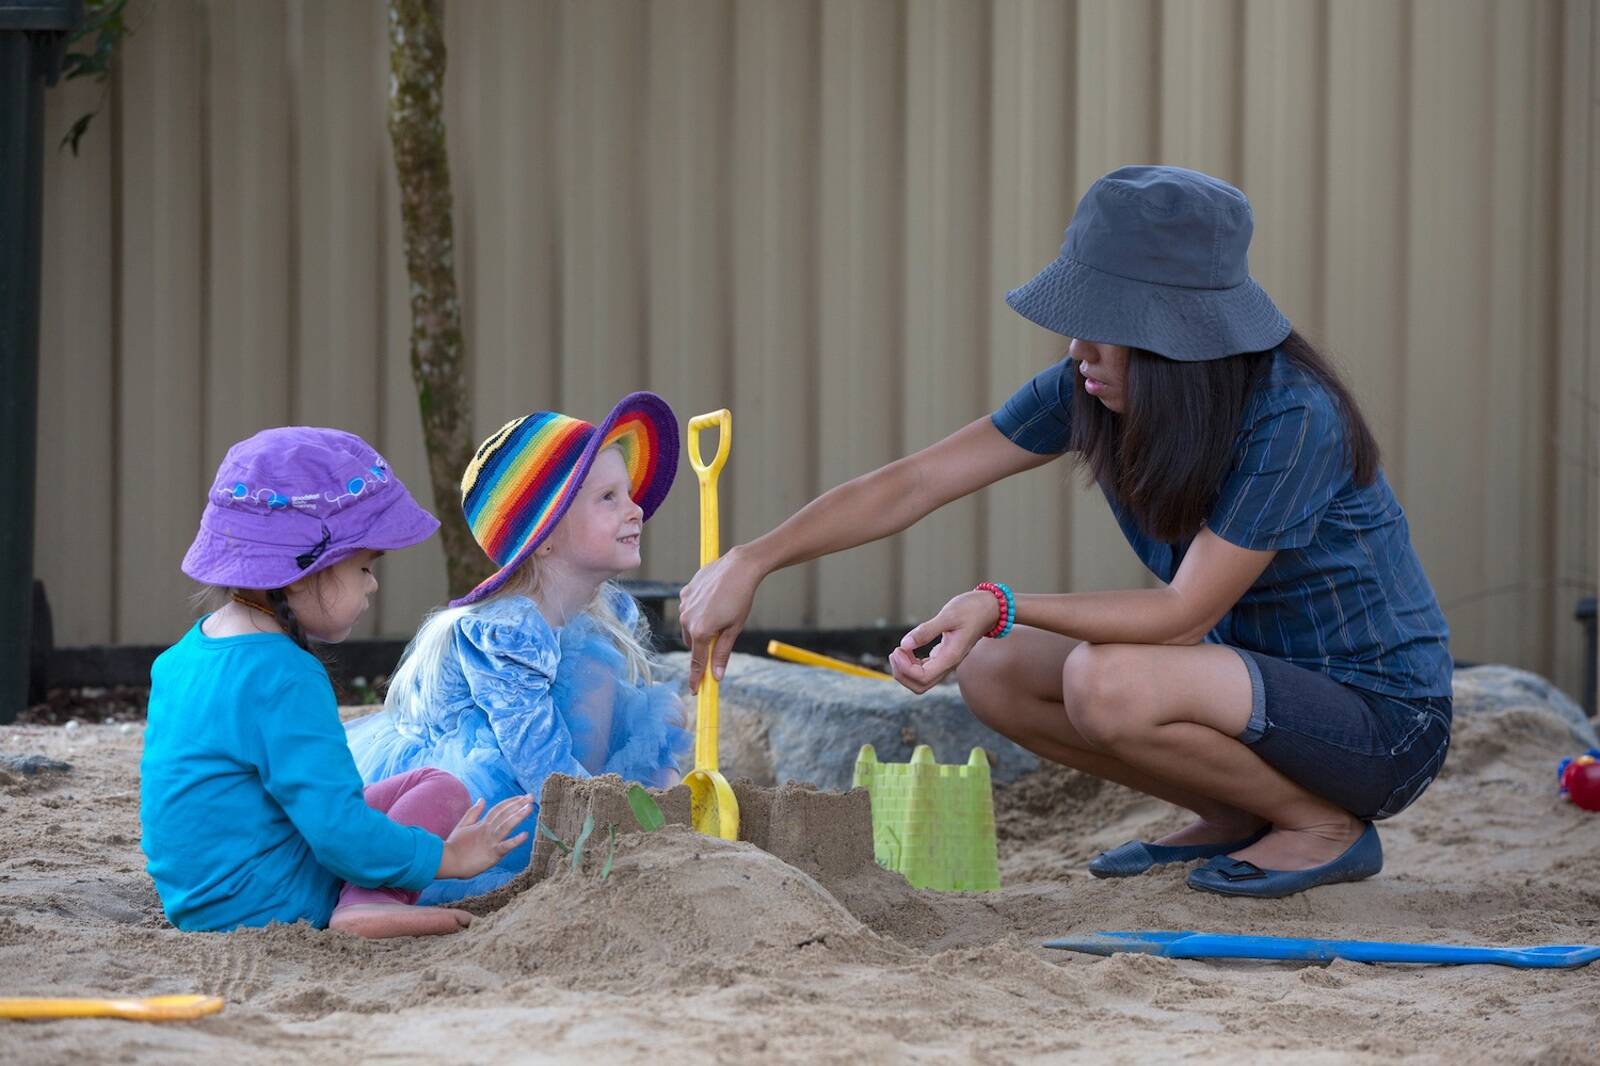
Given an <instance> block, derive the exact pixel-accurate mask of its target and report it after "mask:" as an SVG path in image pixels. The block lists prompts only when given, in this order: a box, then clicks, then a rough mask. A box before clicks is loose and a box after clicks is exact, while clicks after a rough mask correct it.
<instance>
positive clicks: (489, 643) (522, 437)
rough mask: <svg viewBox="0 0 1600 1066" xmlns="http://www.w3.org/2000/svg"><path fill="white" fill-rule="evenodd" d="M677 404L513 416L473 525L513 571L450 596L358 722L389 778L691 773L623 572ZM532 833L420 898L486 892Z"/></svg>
mask: <svg viewBox="0 0 1600 1066" xmlns="http://www.w3.org/2000/svg"><path fill="white" fill-rule="evenodd" d="M677 460H678V433H677V423H676V420H675V419H674V417H673V414H672V410H671V408H669V407H668V406H667V404H666V402H665V401H663V400H662V399H660V398H659V397H657V396H654V395H652V394H650V393H634V394H633V395H631V396H628V397H627V398H625V399H624V400H623V401H622V402H621V403H619V404H618V405H617V406H616V408H615V409H613V410H612V412H611V414H610V415H608V416H607V417H606V418H605V419H604V420H603V421H602V422H601V423H600V425H599V426H598V427H596V426H593V425H590V424H589V423H587V422H583V421H580V420H578V419H575V418H570V417H568V416H566V415H562V414H558V413H556V412H553V411H538V412H534V413H533V414H531V415H528V416H527V417H525V418H520V419H517V420H515V421H513V422H510V423H508V424H507V425H506V426H504V427H503V428H502V429H500V431H499V432H497V433H495V434H494V435H493V436H491V437H490V438H489V439H488V440H487V441H485V442H484V443H483V445H482V446H481V447H480V448H479V449H478V452H477V454H476V455H475V456H474V458H473V460H472V463H471V465H470V466H468V468H467V472H466V474H465V475H464V476H463V478H462V481H461V492H462V509H463V510H464V512H465V514H466V518H467V524H468V525H469V526H470V527H471V529H472V531H473V535H474V536H475V537H476V538H477V540H478V543H479V544H480V545H482V547H483V549H484V551H485V552H486V553H487V554H488V555H489V557H490V558H491V559H493V560H494V561H495V563H496V564H497V565H498V566H499V570H497V571H496V573H495V574H494V575H493V576H491V577H490V578H489V579H488V580H486V581H484V582H483V583H482V584H481V585H479V586H478V587H477V588H475V589H473V590H472V592H470V593H468V594H467V595H466V596H464V597H462V598H461V599H459V600H455V601H452V603H451V604H450V606H449V607H448V608H445V609H443V610H440V611H436V612H434V613H433V614H432V615H430V616H429V617H428V619H427V620H426V621H425V622H424V623H423V625H422V627H421V629H419V630H418V632H417V635H416V637H415V638H413V640H412V642H411V644H410V646H408V647H407V649H406V653H405V656H404V657H403V658H402V659H401V662H400V666H399V667H398V668H397V669H396V671H395V674H394V677H393V678H392V680H391V681H390V685H389V691H388V697H387V700H386V701H385V706H384V709H383V710H382V711H380V712H379V713H377V714H374V715H369V716H368V717H365V718H362V719H359V720H357V721H354V722H351V723H350V724H349V726H348V727H347V732H348V736H349V741H350V749H351V752H352V753H353V754H354V756H355V760H356V766H357V767H358V768H359V769H360V771H361V775H362V777H363V778H364V779H365V780H367V781H375V780H378V779H380V778H384V777H388V776H390V775H393V774H396V773H402V772H404V771H406V770H411V769H415V768H417V767H422V766H432V767H437V768H439V769H441V770H447V771H449V772H450V773H452V774H454V775H455V776H456V777H458V778H460V779H461V781H462V782H463V783H465V784H466V786H467V789H468V791H470V792H471V793H472V795H474V796H482V797H484V798H485V799H486V800H487V801H488V802H489V803H490V804H493V803H494V802H496V801H497V800H499V799H501V798H503V797H509V796H515V795H521V794H523V793H527V794H530V795H533V796H536V797H537V796H538V795H539V793H540V790H541V789H542V788H543V786H544V781H545V778H547V777H549V776H550V775H551V774H554V773H562V774H569V775H571V776H573V777H588V776H590V775H592V774H609V773H614V774H620V775H621V776H622V777H624V778H627V779H629V780H632V781H639V782H642V783H644V784H647V785H652V786H667V785H671V784H674V783H676V781H677V778H678V764H679V760H680V759H682V758H683V757H684V756H685V755H686V753H687V751H688V748H689V741H690V737H689V733H688V731H687V729H686V727H685V722H684V721H683V709H682V704H681V702H680V700H679V698H678V695H677V692H676V690H675V689H674V688H673V687H671V686H669V685H664V684H655V683H652V681H651V678H650V658H649V655H648V653H647V651H646V645H647V642H648V632H647V630H645V629H644V628H643V626H642V623H641V620H640V615H639V610H638V605H637V604H636V603H635V602H634V601H633V599H632V597H630V596H628V595H627V594H626V593H624V592H623V591H621V589H619V588H618V587H617V586H616V585H614V584H612V583H611V581H612V579H613V578H615V577H616V576H617V575H618V574H621V573H623V572H625V571H627V570H631V569H634V568H636V567H637V566H639V563H640V557H639V541H640V536H641V533H642V530H643V525H644V522H645V520H646V519H647V518H649V517H650V515H651V514H653V513H654V512H655V510H656V508H657V507H658V506H659V505H660V504H661V501H662V500H663V499H664V498H665V497H666V494H667V490H668V489H669V488H670V487H671V484H672V476H673V474H674V472H675V471H676V469H677ZM537 817H538V809H537V808H535V809H534V813H533V814H532V815H531V816H530V818H529V820H528V821H527V823H526V825H525V826H523V827H522V828H526V829H528V830H529V831H530V833H529V837H530V839H529V841H528V842H527V843H524V844H523V845H522V846H521V847H519V848H517V849H516V850H515V851H513V852H511V853H510V854H508V855H507V856H506V858H505V860H504V861H502V862H501V863H500V864H498V865H497V866H494V867H493V868H491V869H489V870H488V871H486V872H484V873H482V874H479V875H478V876H477V877H473V878H469V879H463V880H447V881H435V882H434V883H433V885H432V886H431V887H429V888H428V889H427V890H426V891H425V892H424V893H423V899H422V902H424V903H440V902H446V901H449V900H456V899H461V898H463V897H466V896H471V895H477V894H479V893H483V892H487V891H489V890H491V889H493V888H496V887H498V886H499V885H501V884H503V883H505V882H506V881H507V880H509V879H510V878H512V877H514V876H515V875H516V874H518V873H520V872H521V871H522V870H524V869H526V867H527V865H528V859H529V855H530V852H531V849H532V832H531V831H532V829H533V826H534V820H535V819H537Z"/></svg>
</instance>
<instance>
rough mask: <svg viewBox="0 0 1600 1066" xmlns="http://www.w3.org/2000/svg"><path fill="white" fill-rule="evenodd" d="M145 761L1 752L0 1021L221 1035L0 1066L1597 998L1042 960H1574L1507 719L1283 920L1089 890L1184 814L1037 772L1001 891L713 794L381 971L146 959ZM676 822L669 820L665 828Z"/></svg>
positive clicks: (1597, 930) (821, 1050)
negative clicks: (1308, 950)
mask: <svg viewBox="0 0 1600 1066" xmlns="http://www.w3.org/2000/svg"><path fill="white" fill-rule="evenodd" d="M140 743H141V738H140V735H139V731H138V730H137V729H135V730H133V731H131V732H129V733H123V732H121V731H120V729H119V728H118V727H117V726H85V727H81V728H79V729H77V730H76V731H74V732H73V733H71V734H69V733H67V732H66V731H65V730H63V729H61V728H59V727H43V726H28V727H14V728H12V727H8V728H0V750H4V751H6V752H9V753H18V754H33V753H37V754H41V755H45V756H48V757H52V758H56V759H62V760H65V761H67V762H69V763H71V764H72V769H71V770H70V771H68V772H65V773H51V774H38V775H22V774H15V773H12V774H8V775H7V776H6V777H4V778H0V816H3V817H4V818H5V822H6V825H7V830H8V831H7V833H6V834H5V836H4V838H3V839H0V995H20V994H58V995H88V994H96V993H99V994H114V995H153V994H159V993H168V992H184V991H201V992H210V993H217V994H220V995H223V996H225V997H226V998H227V999H228V1008H227V1010H226V1011H225V1012H224V1013H223V1014H222V1015H220V1016H217V1017H215V1018H212V1019H207V1020H204V1021H200V1022H196V1023H190V1024H183V1025H172V1026H148V1025H136V1024H132V1023H126V1022H114V1021H84V1022H68V1023H48V1024H7V1025H4V1026H0V1061H5V1062H19V1063H20V1062H28V1063H33V1062H40V1063H53V1062H90V1063H94V1062H119V1063H121V1062H152V1063H168V1062H177V1061H201V1060H205V1061H210V1062H217V1061H223V1062H227V1063H229V1064H230V1066H235V1064H248V1063H258V1062H262V1063H264V1062H281V1061H285V1060H301V1059H310V1058H313V1057H314V1058H316V1059H318V1060H321V1061H329V1062H336V1061H362V1060H382V1061H386V1062H485V1061H488V1062H497V1061H528V1060H534V1061H540V1060H545V1061H548V1060H567V1059H578V1058H583V1059H589V1060H592V1061H604V1062H612V1061H646V1060H649V1061H656V1060H660V1059H662V1058H663V1057H664V1056H685V1055H694V1056H700V1057H709V1058H712V1059H716V1060H726V1061H736V1060H737V1061H742V1060H751V1059H762V1060H765V1059H773V1060H782V1061H823V1062H840V1063H844V1062H849V1063H852V1064H858V1063H860V1062H862V1061H873V1062H875V1061H896V1060H905V1059H916V1060H919V1061H935V1062H940V1061H945V1062H958V1061H959V1062H967V1061H974V1060H976V1061H990V1062H1001V1061H1006V1062H1009V1061H1030V1060H1035V1061H1037V1060H1052V1061H1055V1060H1060V1059H1063V1058H1065V1059H1083V1060H1092V1061H1096V1062H1099V1061H1106V1060H1111V1061H1129V1062H1132V1061H1146V1060H1151V1059H1155V1060H1164V1059H1175V1058H1183V1057H1203V1058H1205V1059H1208V1060H1209V1059H1224V1060H1230V1061H1262V1062H1267V1061H1277V1060H1280V1059H1282V1058H1283V1057H1284V1056H1285V1055H1286V1054H1293V1055H1295V1056H1297V1057H1300V1058H1305V1059H1308V1060H1310V1061H1329V1062H1332V1061H1355V1062H1374V1063H1375V1062H1380V1061H1381V1062H1387V1061H1390V1060H1392V1059H1395V1058H1409V1059H1414V1060H1416V1061H1425V1062H1426V1061H1432V1062H1446V1061H1449V1062H1452V1063H1459V1062H1504V1061H1526V1062H1571V1063H1579V1062H1590V1061H1593V1058H1594V1055H1593V1047H1594V1040H1595V1033H1596V1025H1597V1023H1600V1017H1597V1007H1596V1005H1597V1004H1600V967H1594V968H1591V969H1590V970H1585V971H1578V972H1571V973H1561V972H1543V973H1539V972H1521V971H1512V970H1504V969H1500V968H1495V967H1467V968H1458V969H1408V968H1401V967H1371V966H1361V965H1356V964H1347V963H1335V964H1333V965H1331V966H1310V967H1298V966H1291V965H1279V964H1208V963H1200V962H1172V961H1168V960H1161V959H1154V958H1147V957H1141V956H1121V957H1116V958H1111V959H1093V958H1086V957H1078V956H1071V955H1062V954H1058V953H1053V952H1048V951H1046V950H1044V949H1042V948H1040V947H1039V946H1038V942H1039V941H1040V940H1041V939H1043V938H1045V937H1048V936H1052V935H1063V934H1069V933H1078V932H1090V931H1094V930H1097V929H1105V928H1138V927H1166V928H1203V929H1212V930H1221V931H1237V932H1260V933H1281V934H1291V935H1336V936H1391V937H1397V938H1398V937H1404V938H1406V939H1414V940H1437V941H1447V940H1454V941H1474V940H1478V941H1508V942H1524V943H1533V942H1543V941H1561V942H1582V941H1588V942H1596V941H1600V816H1596V815H1591V814H1585V813H1583V812H1581V811H1578V810H1576V809H1575V808H1573V807H1571V806H1570V805H1568V804H1565V803H1562V802H1560V801H1559V800H1557V799H1556V798H1555V796H1554V794H1553V790H1552V789H1551V787H1550V777H1551V772H1552V769H1553V767H1554V763H1555V760H1556V759H1557V758H1558V757H1560V756H1561V755H1563V754H1570V753H1571V751H1572V741H1571V738H1570V736H1569V735H1568V734H1567V732H1566V728H1565V726H1563V725H1562V724H1561V723H1560V722H1559V721H1557V720H1555V719H1553V718H1552V717H1551V716H1549V715H1547V714H1543V713H1540V712H1538V711H1537V710H1533V709H1529V710H1514V711H1508V712H1505V713H1501V714H1497V715H1493V716H1488V715H1485V716H1482V717H1476V718H1470V719H1463V720H1461V721H1459V722H1458V729H1457V733H1456V739H1455V744H1454V751H1453V754H1452V756H1451V761H1450V763H1449V764H1448V765H1447V767H1446V770H1445V773H1444V775H1443V776H1442V777H1441V779H1440V781H1439V782H1438V784H1437V785H1436V786H1435V787H1434V788H1433V789H1432V790H1431V791H1430V792H1429V793H1428V794H1427V796H1426V797H1424V799H1423V800H1422V801H1421V802H1420V803H1419V804H1418V805H1417V806H1416V807H1414V808H1413V809H1412V810H1410V811H1408V812H1406V813H1405V814H1403V815H1402V816H1401V817H1399V818H1397V819H1395V820H1394V821H1392V822H1389V823H1386V824H1385V825H1384V827H1383V840H1384V846H1385V850H1386V852H1387V854H1388V858H1389V862H1388V866H1387V868H1386V869H1385V871H1384V873H1383V874H1382V875H1381V876H1380V877H1378V878H1376V879H1375V880H1373V881H1370V882H1367V883H1365V884H1360V885H1340V886H1333V887H1329V888H1324V889H1319V890H1316V891H1314V892H1312V893H1310V894H1307V895H1304V896H1300V897H1296V898H1293V899H1288V900H1281V901H1272V902H1257V901H1235V900H1224V899H1221V898H1218V897H1212V896H1203V895H1200V894H1197V893H1194V892H1191V891H1189V890H1188V889H1187V888H1186V887H1185V886H1184V884H1183V871H1181V870H1167V871H1162V872H1159V873H1155V874H1150V875H1146V876H1144V877H1139V878H1134V879H1131V880H1128V881H1122V882H1099V881H1094V880H1093V879H1091V878H1089V877H1087V876H1086V874H1085V873H1084V870H1083V860H1084V859H1085V858H1086V857H1087V856H1088V855H1091V854H1093V853H1094V851H1096V850H1097V849H1099V848H1101V847H1104V846H1107V845H1111V844H1116V843H1120V842H1121V841H1122V840H1125V839H1128V838H1130V837H1133V836H1139V835H1147V834H1150V833H1153V832H1159V831H1160V829H1161V828H1162V827H1164V826H1168V825H1174V824H1177V823H1178V822H1179V821H1180V816H1179V814H1178V813H1177V812H1175V811H1173V810H1172V809H1171V808H1168V807H1165V806H1164V805H1162V804H1159V803H1156V802H1154V801H1150V800H1147V799H1143V798H1141V797H1138V796H1135V795H1133V794H1131V793H1128V792H1126V791H1124V790H1121V789H1118V788H1115V787H1113V786H1108V785H1102V784H1100V783H1097V782H1094V781H1092V780H1088V779H1086V778H1083V777H1081V776H1080V775H1077V774H1073V773H1071V772H1068V771H1060V770H1055V771H1042V772H1040V773H1038V774H1035V775H1032V776H1030V777H1028V778H1025V779H1023V780H1021V781H1019V782H1017V783H1016V784H1014V785H1012V786H1009V787H1007V788H1005V789H1001V790H999V791H998V792H997V797H996V807H997V821H998V826H999V831H1000V835H1001V841H1000V850H1001V873H1002V877H1003V879H1004V881H1005V883H1006V887H1005V888H1004V889H1003V890H1001V891H999V892H996V893H990V894H986V895H972V896H965V895H938V894H935V893H928V892H919V891H916V890H913V889H911V888H910V887H909V886H907V885H906V884H905V882H904V881H903V880H902V879H900V878H898V877H896V876H895V875H893V874H889V873H887V872H886V871H882V870H879V869H878V868H877V867H876V866H873V865H872V864H871V863H870V862H865V861H864V860H863V854H864V852H863V847H862V842H863V838H862V834H861V825H862V824H863V823H862V822H861V821H860V817H859V814H852V813H851V803H852V802H854V801H851V800H849V799H848V798H843V797H838V796H833V795H825V794H817V793H814V792H809V791H808V790H806V789H803V788H788V789H777V790H770V789H768V790H757V789H752V788H750V787H748V786H741V795H740V800H741V807H742V808H743V809H744V811H745V813H746V818H747V819H748V821H747V826H748V832H747V835H749V836H751V837H752V841H740V842H734V843H728V842H723V841H718V840H712V839H708V838H706V837H702V836H699V835H697V834H694V833H693V832H691V831H689V830H687V829H685V828H683V827H681V826H672V825H669V826H668V827H667V828H665V829H663V830H661V831H660V832H657V833H654V834H642V833H638V832H621V833H620V834H619V838H618V845H617V853H616V858H615V863H614V868H613V870H612V871H611V874H610V876H609V877H608V878H607V879H605V880H604V881H602V880H601V879H600V878H599V865H600V862H601V859H602V857H603V855H604V850H605V846H604V843H603V841H602V842H600V844H599V847H598V848H597V849H596V850H594V851H591V854H590V858H589V861H587V862H586V863H585V864H584V867H583V868H582V869H580V870H572V869H570V868H569V867H568V866H567V865H566V864H564V863H562V862H559V861H556V862H552V861H550V860H551V858H552V855H551V854H550V852H549V851H548V850H541V853H540V854H541V858H542V859H543V860H544V865H543V867H542V868H541V869H539V870H537V871H531V872H530V873H529V874H528V875H525V876H524V878H523V879H521V880H519V881H518V882H516V883H514V884H513V885H512V886H508V887H507V888H506V889H503V890H501V892H498V893H495V894H494V895H492V896H488V897H483V898H481V899H479V900H477V901H475V902H474V903H473V904H472V907H473V909H474V910H475V911H476V912H477V913H478V914H479V918H478V919H477V921H476V922H475V923H474V925H473V927H472V929H471V930H469V931H468V932H466V933H465V934H462V935H460V936H456V937H445V938H438V939H430V940H419V941H409V942H387V943H367V942H363V941H358V940H355V939H352V938H348V937H343V936H339V935H336V934H330V933H326V932H317V931H314V930H311V929H308V928H306V927H304V926H294V927H276V928H273V929H268V930H255V931H248V932H243V933H237V934H230V935H211V934H198V935H196V934H179V933H177V932H175V931H173V930H172V929H170V928H168V927H167V926H166V924H165V921H164V920H163V918H162V917H161V914H160V909H159V906H158V905H157V901H156V898H155V894H154V890H153V889H152V888H151V886H150V884H149V881H148V880H147V878H146V877H145V874H144V871H143V857H142V855H141V854H140V852H139V848H138V833H139V827H138V807H137V799H138V785H137V772H138V758H139V751H140ZM563 787H565V788H566V789H567V791H566V792H565V794H564V798H563V799H562V800H559V801H556V800H555V797H554V796H552V802H550V803H549V804H548V805H547V808H546V813H547V817H548V818H549V819H550V820H551V821H552V822H554V823H559V825H558V826H557V828H558V832H559V831H562V827H570V825H571V822H572V819H574V818H576V819H577V820H578V821H579V822H581V820H582V818H583V816H584V813H585V812H586V811H589V810H593V811H594V812H595V813H596V820H597V822H601V824H602V825H604V824H607V823H609V822H612V821H614V822H616V823H617V824H618V826H619V829H627V828H628V827H631V826H632V824H633V823H632V820H631V815H628V814H627V813H626V808H625V803H624V804H623V806H622V807H621V808H620V809H619V808H618V807H617V804H618V802H620V797H621V795H622V793H621V789H620V787H619V786H618V785H617V784H616V783H614V782H606V781H600V782H585V783H580V784H576V785H570V786H563ZM680 798H681V797H679V796H677V795H674V794H672V793H669V794H667V795H666V796H664V797H663V806H664V807H665V808H666V809H667V811H668V813H669V815H671V814H673V813H674V811H675V809H676V807H677V806H678V805H679V803H680ZM563 808H564V809H563ZM764 812H765V813H764ZM682 814H686V810H685V811H684V812H682ZM797 827H799V829H798V831H797ZM569 839H570V837H569ZM866 847H868V848H870V843H868V844H867V845H866Z"/></svg>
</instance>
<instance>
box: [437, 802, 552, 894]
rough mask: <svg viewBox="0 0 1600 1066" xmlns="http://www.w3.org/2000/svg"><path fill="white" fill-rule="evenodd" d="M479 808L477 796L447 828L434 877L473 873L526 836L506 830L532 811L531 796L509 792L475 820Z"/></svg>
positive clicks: (490, 862) (480, 808)
mask: <svg viewBox="0 0 1600 1066" xmlns="http://www.w3.org/2000/svg"><path fill="white" fill-rule="evenodd" d="M482 811H483V800H479V801H478V802H477V803H474V804H473V805H472V806H471V807H469V808H467V813H466V814H463V815H462V816H461V821H459V822H457V823H456V827H455V828H454V829H452V830H450V836H449V837H448V838H447V839H446V840H445V842H444V855H443V856H442V857H441V858H440V859H439V872H438V873H437V874H434V876H435V877H437V878H449V877H476V876H477V875H478V874H481V873H483V871H485V870H487V869H488V868H489V867H491V866H493V865H494V864H495V863H497V862H499V861H500V860H501V859H503V858H505V857H506V854H507V853H508V852H510V851H511V849H513V848H515V847H516V846H517V845H518V844H521V843H522V842H523V841H524V840H527V839H528V834H527V833H526V832H523V833H518V834H517V835H516V836H514V837H510V838H508V837H507V836H506V834H507V833H509V832H511V831H512V830H513V829H515V828H516V827H517V826H518V824H520V823H521V821H522V820H523V819H524V818H526V817H527V816H528V815H529V814H531V813H532V812H533V797H532V796H512V797H511V798H510V799H507V800H501V801H500V802H499V803H496V804H495V805H494V807H493V808H492V809H491V810H490V811H489V813H488V814H486V815H484V816H483V820H482V821H479V820H478V815H479V814H480V813H482Z"/></svg>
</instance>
